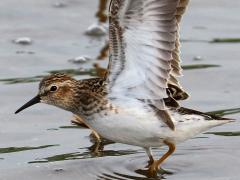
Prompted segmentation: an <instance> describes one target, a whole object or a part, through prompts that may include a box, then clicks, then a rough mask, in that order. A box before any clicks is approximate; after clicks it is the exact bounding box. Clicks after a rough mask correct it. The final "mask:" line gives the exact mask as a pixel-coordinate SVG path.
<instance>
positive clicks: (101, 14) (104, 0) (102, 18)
mask: <svg viewBox="0 0 240 180" xmlns="http://www.w3.org/2000/svg"><path fill="white" fill-rule="evenodd" d="M107 4H108V0H99V9H98V12H97V13H96V16H97V17H98V19H99V22H103V23H104V22H106V21H107V15H106V14H105V12H106V9H107Z"/></svg>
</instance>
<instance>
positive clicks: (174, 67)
mask: <svg viewBox="0 0 240 180" xmlns="http://www.w3.org/2000/svg"><path fill="white" fill-rule="evenodd" d="M188 2H189V0H112V1H111V3H110V8H109V22H110V24H109V34H110V36H109V39H110V62H109V66H108V73H107V75H106V76H105V77H104V78H93V79H86V80H75V79H73V78H72V77H69V76H67V75H65V74H54V75H50V76H47V77H45V78H44V79H43V80H42V81H41V82H40V85H39V92H38V94H37V96H36V97H34V98H33V99H32V100H30V101H29V102H28V103H26V104H25V105H23V106H22V107H21V108H20V109H18V110H17V111H16V113H18V112H20V111H22V110H23V109H25V108H27V107H29V106H31V105H33V104H36V103H39V102H43V103H46V104H50V105H54V106H57V107H60V108H62V109H65V110H67V111H71V112H72V113H74V114H76V115H79V116H81V117H82V118H83V119H84V122H85V123H86V124H87V125H88V126H89V127H91V128H92V129H94V130H95V131H96V132H98V133H99V134H100V135H101V136H103V137H105V138H107V139H109V140H112V141H114V142H120V143H125V144H130V145H136V146H140V147H143V148H144V149H145V150H146V152H147V154H148V156H149V159H150V161H151V165H150V167H149V173H150V174H151V175H154V174H156V172H157V170H158V169H159V167H160V164H161V163H162V162H163V161H164V160H165V159H166V158H168V157H169V156H170V155H171V154H172V153H173V152H174V151H175V145H176V144H177V143H180V142H183V141H185V140H187V139H189V138H192V137H194V136H196V135H197V134H199V133H201V132H203V131H206V130H208V129H209V128H212V127H215V126H218V125H222V124H225V123H229V122H232V120H231V119H226V118H221V117H216V116H212V115H209V114H205V113H202V112H199V111H195V110H191V109H187V108H183V107H180V106H179V103H178V100H184V99H186V98H187V97H188V95H187V93H186V92H185V91H184V90H183V88H182V87H181V86H180V84H179V82H178V80H177V77H178V76H180V75H181V66H180V58H179V35H178V33H179V24H180V21H181V17H182V15H183V13H184V12H185V9H186V6H187V4H188ZM163 145H167V146H168V147H169V150H168V152H167V153H166V154H164V155H163V156H162V157H161V158H160V159H159V160H154V158H153V156H152V153H151V147H160V146H163Z"/></svg>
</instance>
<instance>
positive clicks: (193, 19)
mask: <svg viewBox="0 0 240 180" xmlns="http://www.w3.org/2000/svg"><path fill="white" fill-rule="evenodd" d="M239 7H240V2H238V1H234V0H229V1H228V3H226V1H223V0H211V2H210V1H207V0H193V1H192V2H191V4H190V7H189V9H188V12H187V13H186V16H185V17H184V22H183V24H182V25H183V26H182V32H181V37H182V59H183V68H184V69H185V71H184V75H185V76H184V78H182V85H183V87H184V88H185V89H186V90H188V91H189V92H190V94H191V99H190V100H188V101H186V102H182V104H183V105H184V106H186V107H190V108H194V109H199V110H202V111H205V112H212V113H215V114H218V115H222V116H224V115H225V116H227V117H231V118H236V119H239V115H240V109H239V108H240V91H239V86H240V78H239V77H240V71H239V69H240V61H239V59H240V53H239V47H240V43H239V38H240V26H239V21H240V16H239ZM0 8H1V12H0V21H1V26H0V34H1V39H0V81H1V82H0V99H1V101H0V107H1V111H0V124H1V125H0V180H15V179H19V177H21V179H24V180H28V179H29V180H30V179H33V178H34V179H49V180H61V179H63V180H66V179H68V180H71V179H74V180H76V179H79V180H80V179H84V180H85V179H121V180H122V179H149V178H147V177H146V176H145V175H144V173H145V172H144V171H143V169H144V167H145V166H146V165H147V156H146V154H145V152H144V151H143V150H142V149H141V148H138V147H134V146H128V145H123V144H118V143H110V142H105V143H104V144H105V146H104V149H103V150H101V151H99V152H98V151H96V149H97V148H98V145H97V144H95V143H94V141H93V140H92V139H91V137H90V136H89V135H90V131H89V130H87V129H83V128H78V127H75V126H73V125H71V122H70V120H71V118H72V114H71V113H68V112H64V111H63V110H60V109H57V108H55V107H50V106H47V105H44V104H39V105H36V106H34V107H32V108H30V109H28V110H26V111H25V112H23V113H21V114H19V115H14V112H15V110H16V109H17V108H18V107H19V106H21V105H22V104H23V103H24V102H26V101H27V100H29V99H30V98H31V97H33V96H34V95H35V94H36V92H37V87H38V81H39V80H40V79H41V78H42V77H43V76H45V75H47V74H49V73H54V72H56V71H58V72H59V71H60V72H66V73H68V74H72V75H74V76H75V77H76V78H78V79H82V78H88V77H93V76H96V75H100V74H101V72H102V71H103V69H102V67H103V68H104V67H106V64H107V59H106V60H103V61H99V60H94V59H95V57H97V56H98V53H99V50H100V49H101V48H102V47H103V46H104V43H105V38H106V37H98V38H93V37H89V36H86V35H85V30H86V29H87V27H88V26H89V25H91V24H92V23H93V22H95V21H96V19H95V17H94V14H95V13H96V11H97V2H95V1H88V0H66V1H53V0H52V1H49V0H42V1H33V0H24V1H21V4H19V2H18V1H16V0H3V1H1V3H0ZM19 37H28V38H30V39H31V41H29V39H26V38H25V39H22V40H25V41H24V42H23V43H20V44H19V43H17V44H16V41H15V42H13V40H19V39H18V38H19ZM20 40H21V39H20ZM18 42H19V41H18ZM82 55H87V56H89V57H91V58H92V60H89V61H87V62H85V63H80V64H74V63H71V62H70V61H68V60H69V59H72V58H75V57H78V56H82ZM96 63H97V64H96ZM239 131H240V122H239V121H236V122H235V123H232V124H228V125H225V126H222V127H218V128H214V129H211V130H209V132H206V133H205V134H201V135H199V136H198V137H196V138H194V139H191V140H189V141H187V142H185V143H182V144H179V145H178V146H177V151H176V153H175V154H174V155H173V156H172V157H170V158H169V159H168V160H167V161H166V162H165V163H164V164H163V167H164V168H165V169H167V170H168V171H171V172H172V174H171V175H164V177H163V178H165V179H169V180H175V179H177V180H181V179H184V180H188V179H189V180H193V179H194V180H198V179H199V180H202V179H215V180H221V179H222V180H225V179H231V180H238V179H239V176H240V172H239V167H240V159H239V157H240V151H239V149H240V136H239V135H240V133H239ZM101 148H102V147H100V149H101ZM165 151H166V148H165V147H163V148H159V149H154V154H155V156H160V155H162V153H164V152H165ZM158 179H160V177H159V178H158Z"/></svg>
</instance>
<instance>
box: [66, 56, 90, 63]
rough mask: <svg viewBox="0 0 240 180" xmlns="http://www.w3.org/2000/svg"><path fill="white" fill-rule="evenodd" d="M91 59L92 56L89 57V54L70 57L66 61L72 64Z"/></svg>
mask: <svg viewBox="0 0 240 180" xmlns="http://www.w3.org/2000/svg"><path fill="white" fill-rule="evenodd" d="M90 60H92V58H90V57H89V56H78V57H75V58H72V59H69V60H68V61H69V62H71V63H74V64H82V63H86V62H88V61H90Z"/></svg>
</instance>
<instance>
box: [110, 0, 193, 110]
mask: <svg viewBox="0 0 240 180" xmlns="http://www.w3.org/2000/svg"><path fill="white" fill-rule="evenodd" d="M188 1H189V0H112V1H111V4H110V9H109V12H110V14H109V21H110V25H109V38H110V62H109V67H108V69H109V72H108V88H109V92H110V96H115V97H116V96H121V97H129V98H136V99H141V100H144V101H145V102H147V103H148V104H150V105H151V106H154V107H157V108H158V109H159V110H164V109H165V103H164V98H167V97H168V95H167V91H166V89H167V88H168V84H173V85H176V86H178V87H179V88H181V86H180V85H179V83H178V81H177V77H178V76H180V75H181V67H180V58H179V34H178V31H179V22H180V19H181V17H182V14H183V13H184V10H185V7H186V6H187V4H188Z"/></svg>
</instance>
